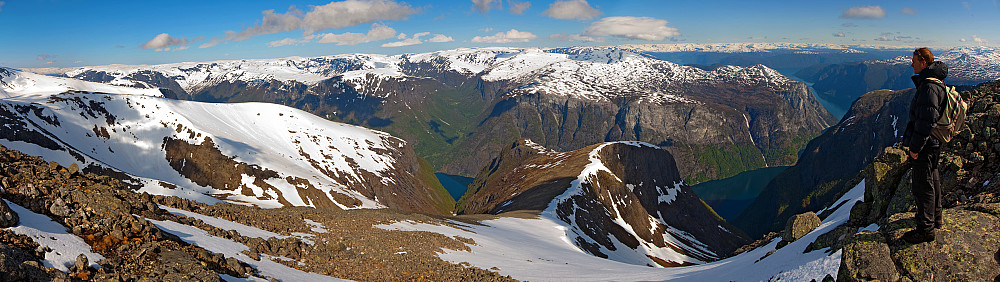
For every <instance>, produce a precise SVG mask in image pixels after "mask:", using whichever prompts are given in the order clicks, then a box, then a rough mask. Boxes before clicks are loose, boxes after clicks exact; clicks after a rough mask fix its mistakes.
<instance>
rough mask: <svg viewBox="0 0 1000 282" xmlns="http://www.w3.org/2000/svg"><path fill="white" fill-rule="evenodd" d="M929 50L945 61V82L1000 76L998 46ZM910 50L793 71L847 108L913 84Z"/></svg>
mask: <svg viewBox="0 0 1000 282" xmlns="http://www.w3.org/2000/svg"><path fill="white" fill-rule="evenodd" d="M931 51H932V52H934V60H937V61H942V62H944V63H946V64H948V77H947V79H945V83H948V84H949V85H976V84H980V83H983V82H988V81H992V80H996V79H1000V48H997V47H989V46H973V47H957V48H953V49H946V50H938V49H932V50H931ZM911 53H912V49H910V50H901V52H900V53H897V54H894V55H893V56H892V58H891V59H881V60H864V61H851V62H846V63H837V64H818V65H814V66H811V67H808V68H804V69H802V70H801V71H799V72H797V73H796V74H795V75H796V76H798V77H800V78H802V79H804V80H806V81H810V82H813V83H814V84H813V85H812V86H813V88H814V89H815V90H816V92H817V95H819V96H820V97H822V98H824V99H826V100H827V101H830V102H832V103H834V104H837V105H839V106H840V107H842V108H844V109H846V108H849V107H850V106H851V103H852V102H854V100H855V99H857V98H858V97H860V96H861V95H862V94H865V93H868V92H871V91H875V90H880V89H889V90H903V89H907V88H913V82H912V81H911V80H910V76H912V75H913V68H911V67H910V59H911V57H912V55H910V54H911Z"/></svg>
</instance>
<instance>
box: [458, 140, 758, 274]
mask: <svg viewBox="0 0 1000 282" xmlns="http://www.w3.org/2000/svg"><path fill="white" fill-rule="evenodd" d="M458 206H459V209H460V210H459V212H460V213H466V214H473V213H492V214H496V213H501V212H509V211H515V210H539V211H541V212H542V216H547V217H552V218H553V219H555V220H558V221H561V222H563V223H565V224H566V225H567V236H569V238H570V240H572V241H573V242H574V244H576V245H577V246H578V247H580V249H582V250H584V251H586V252H588V253H590V254H593V255H595V256H600V257H604V258H608V257H611V256H613V257H617V258H619V259H621V260H623V261H624V262H628V263H634V264H648V265H659V266H663V267H667V266H681V265H689V264H699V263H704V262H709V261H714V260H717V259H720V258H722V257H724V256H726V255H728V254H729V253H730V252H732V251H733V250H735V249H736V248H737V247H739V246H741V245H742V244H744V243H746V242H747V239H746V237H745V236H744V235H742V234H741V233H740V232H739V231H736V230H735V229H734V228H732V226H730V225H729V224H727V223H726V222H725V221H723V220H722V219H721V218H719V217H718V216H717V215H715V214H714V212H712V211H711V209H710V208H709V207H708V206H707V205H705V204H704V202H702V201H700V200H699V199H698V197H697V195H695V194H694V192H693V191H692V190H691V189H690V187H689V186H687V185H685V184H683V181H682V180H681V178H680V174H679V173H678V172H677V168H676V164H675V163H674V161H673V158H672V157H671V155H670V153H669V152H667V151H666V150H662V149H659V148H657V147H655V146H652V145H649V144H646V143H639V142H617V143H602V144H597V145H593V146H588V147H585V148H583V149H580V150H576V151H571V152H556V151H552V150H549V149H546V148H544V147H542V146H540V145H538V144H536V143H534V142H532V141H530V140H526V139H524V140H520V141H518V142H516V143H514V144H513V145H511V146H509V147H507V148H505V149H504V150H503V152H502V153H501V155H500V156H499V157H498V158H496V159H494V160H493V162H491V164H490V165H489V166H487V167H486V168H484V169H483V170H482V171H481V172H480V173H479V175H477V177H476V179H475V180H474V181H473V183H472V184H471V185H470V187H469V191H468V192H467V193H466V195H465V196H464V197H463V198H462V199H461V200H460V201H459V205H458ZM636 255H639V256H636ZM677 257H680V258H682V259H680V260H678V259H677ZM622 258H624V259H622ZM629 258H631V259H629Z"/></svg>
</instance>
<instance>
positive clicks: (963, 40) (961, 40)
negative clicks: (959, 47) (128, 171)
mask: <svg viewBox="0 0 1000 282" xmlns="http://www.w3.org/2000/svg"><path fill="white" fill-rule="evenodd" d="M966 41H968V40H965V38H962V39H959V40H958V42H966Z"/></svg>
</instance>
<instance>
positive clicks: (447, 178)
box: [434, 172, 473, 201]
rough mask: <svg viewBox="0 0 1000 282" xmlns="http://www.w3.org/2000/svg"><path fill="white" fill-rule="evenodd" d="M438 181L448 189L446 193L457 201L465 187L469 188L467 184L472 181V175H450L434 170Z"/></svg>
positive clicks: (463, 192)
mask: <svg viewBox="0 0 1000 282" xmlns="http://www.w3.org/2000/svg"><path fill="white" fill-rule="evenodd" d="M434 175H435V176H437V179H438V181H440V182H441V185H443V186H444V189H445V190H448V194H449V195H451V197H452V198H455V200H456V201H458V199H459V198H462V195H464V194H465V189H467V188H469V184H470V183H472V180H473V178H472V177H465V176H461V175H451V174H446V173H441V172H435V173H434Z"/></svg>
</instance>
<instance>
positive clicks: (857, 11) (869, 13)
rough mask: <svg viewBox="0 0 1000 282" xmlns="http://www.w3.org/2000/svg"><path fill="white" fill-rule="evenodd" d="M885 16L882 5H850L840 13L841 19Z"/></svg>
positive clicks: (879, 17)
mask: <svg viewBox="0 0 1000 282" xmlns="http://www.w3.org/2000/svg"><path fill="white" fill-rule="evenodd" d="M885 16H886V13H885V9H882V6H864V7H860V6H859V7H851V8H850V9H847V10H845V11H844V13H843V14H840V18H842V19H881V18H884V17H885Z"/></svg>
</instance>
